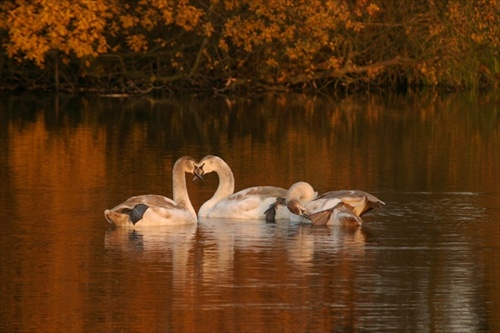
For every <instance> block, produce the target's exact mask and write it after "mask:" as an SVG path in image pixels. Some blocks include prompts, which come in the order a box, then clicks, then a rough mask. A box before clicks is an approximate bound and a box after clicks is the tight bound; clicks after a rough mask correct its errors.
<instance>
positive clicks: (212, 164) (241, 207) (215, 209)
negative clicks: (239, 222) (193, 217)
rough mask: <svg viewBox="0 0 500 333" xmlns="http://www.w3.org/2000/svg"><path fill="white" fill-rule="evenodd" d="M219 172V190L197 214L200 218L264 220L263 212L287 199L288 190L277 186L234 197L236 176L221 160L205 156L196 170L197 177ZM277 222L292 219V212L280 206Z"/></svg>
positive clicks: (249, 190) (248, 191) (248, 190)
mask: <svg viewBox="0 0 500 333" xmlns="http://www.w3.org/2000/svg"><path fill="white" fill-rule="evenodd" d="M214 171H215V172H216V173H217V175H218V176H219V186H218V187H217V190H216V191H215V193H214V195H213V196H212V198H210V199H209V200H208V201H207V202H205V203H204V204H203V205H202V206H201V207H200V210H199V211H198V217H199V218H202V217H208V218H231V219H246V220H264V219H265V217H266V215H265V214H264V211H266V209H268V208H269V205H271V204H272V203H273V202H275V201H276V199H277V198H279V197H284V196H285V195H286V193H287V190H286V189H283V188H280V187H274V186H255V187H250V188H247V189H245V190H241V191H239V192H237V193H234V176H233V172H232V171H231V168H230V167H229V165H227V163H226V162H225V161H224V160H223V159H222V158H220V157H218V156H213V155H207V156H205V157H204V158H203V159H202V160H201V161H200V162H199V163H198V165H197V167H196V168H195V171H194V174H195V175H196V176H197V177H199V178H201V179H203V175H205V174H207V173H210V172H214ZM275 218H276V219H277V220H283V219H286V220H287V219H289V218H290V211H288V209H286V207H284V206H281V207H279V208H278V209H277V210H276V212H275Z"/></svg>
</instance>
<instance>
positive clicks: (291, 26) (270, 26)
mask: <svg viewBox="0 0 500 333" xmlns="http://www.w3.org/2000/svg"><path fill="white" fill-rule="evenodd" d="M0 38H1V49H0V50H1V52H0V71H1V74H2V75H1V76H2V78H1V81H0V83H1V84H2V85H3V86H4V87H35V88H36V87H39V88H50V87H57V88H58V89H63V90H98V91H119V92H123V91H125V92H150V91H152V90H165V89H169V90H179V89H194V88H195V89H203V90H206V89H211V90H215V91H217V92H221V91H231V90H235V89H262V90H270V89H277V90H289V89H309V88H312V89H315V88H320V87H338V88H343V89H358V88H363V87H371V86H391V87H401V86H403V87H406V86H423V85H430V86H446V87H453V88H464V87H469V88H475V87H484V86H489V87H495V86H498V82H499V76H500V62H499V60H498V59H500V5H499V3H498V2H497V0H470V1H461V0H449V1H435V0H408V1H400V0H384V1H381V0H340V1H339V0H311V1H299V0H270V1H268V0H227V1H224V0H168V1H167V0H129V1H124V0H92V1H91V0H58V1H53V0H10V1H7V2H4V3H2V4H0Z"/></svg>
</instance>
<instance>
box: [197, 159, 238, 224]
mask: <svg viewBox="0 0 500 333" xmlns="http://www.w3.org/2000/svg"><path fill="white" fill-rule="evenodd" d="M213 171H215V172H216V173H217V176H218V177H219V185H218V186H217V190H216V191H215V193H214V195H213V196H212V197H211V198H210V199H209V200H208V201H206V202H205V203H204V204H203V205H202V206H201V207H200V210H199V211H198V215H201V216H203V215H205V214H206V213H207V212H208V211H209V210H210V209H212V208H213V207H214V206H215V205H217V203H219V202H220V201H222V200H224V199H225V198H227V197H228V196H230V195H231V194H233V193H234V175H233V172H232V171H231V168H230V167H229V165H227V163H226V162H224V161H223V160H220V161H219V163H217V164H216V167H215V168H214V170H213Z"/></svg>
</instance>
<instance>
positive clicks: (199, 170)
mask: <svg viewBox="0 0 500 333" xmlns="http://www.w3.org/2000/svg"><path fill="white" fill-rule="evenodd" d="M204 173H205V172H204V171H203V165H202V166H201V167H199V166H195V167H194V171H193V175H194V177H193V181H195V180H197V179H199V180H204V179H203V174H204Z"/></svg>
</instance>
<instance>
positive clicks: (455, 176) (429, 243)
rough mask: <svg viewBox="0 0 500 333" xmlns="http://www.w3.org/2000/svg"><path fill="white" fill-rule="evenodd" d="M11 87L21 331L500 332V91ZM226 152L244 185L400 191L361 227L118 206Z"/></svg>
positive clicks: (7, 153) (10, 156) (7, 273)
mask: <svg viewBox="0 0 500 333" xmlns="http://www.w3.org/2000/svg"><path fill="white" fill-rule="evenodd" d="M0 101H1V103H0V120H1V123H0V176H1V188H0V200H1V207H0V208H1V211H2V216H1V223H2V228H1V229H0V237H1V238H0V250H1V254H0V259H1V262H0V295H1V301H0V331H1V332H75V333H76V332H447V333H448V332H460V333H462V332H499V331H500V304H499V300H500V245H499V244H500V171H499V169H500V161H499V158H500V157H499V156H500V116H499V110H500V101H499V97H498V95H496V96H494V95H474V94H453V95H433V94H422V95H405V96H401V95H388V96H375V95H357V96H352V97H347V98H336V97H334V96H306V95H295V94H289V95H278V96H273V95H269V96H261V97H248V98H238V97H228V98H224V97H217V98H215V97H214V98H195V97H186V98H179V99H153V98H147V97H143V98H139V97H130V98H123V99H119V98H106V97H97V96H93V97H65V96H59V98H56V97H55V96H51V95H34V94H23V95H6V94H4V95H0ZM208 154H214V155H219V156H221V157H222V158H223V159H225V160H226V162H227V163H228V164H229V165H230V166H231V168H232V170H233V172H234V175H235V180H236V189H237V190H239V189H243V188H246V187H249V186H254V185H275V186H281V187H284V188H288V187H289V186H290V185H291V184H292V183H294V182H296V181H299V180H303V181H308V182H309V183H311V184H312V185H313V186H314V187H315V189H316V190H317V191H318V192H320V193H322V192H325V191H329V190H338V189H353V188H357V189H363V190H365V191H368V192H370V193H372V194H374V195H376V196H377V197H379V198H380V199H382V200H383V201H385V202H386V204H387V205H386V206H385V207H384V208H383V209H381V210H378V211H375V212H370V213H369V214H367V215H366V216H365V218H364V221H365V223H364V225H363V226H362V227H360V228H343V227H312V226H311V225H307V224H297V223H290V222H279V223H276V224H266V223H265V222H258V221H248V222H241V221H232V220H200V221H199V224H198V225H192V226H177V227H165V228H164V227H161V228H150V229H146V230H144V229H140V230H133V229H120V228H117V229H112V228H111V227H110V226H109V224H108V223H107V222H106V221H105V219H104V216H103V211H104V209H106V208H111V207H113V206H115V205H116V204H118V203H120V202H122V201H124V200H125V199H126V198H128V197H130V196H132V195H138V194H147V193H154V194H163V195H167V196H169V197H170V196H171V195H172V182H171V170H172V165H173V163H174V162H175V160H176V159H177V158H179V157H181V156H183V155H190V156H192V157H194V158H195V159H201V158H202V157H203V156H205V155H208ZM205 178H206V180H205V181H204V182H191V180H190V179H189V182H188V189H189V192H190V196H191V199H192V201H193V204H194V206H195V209H198V208H199V207H200V206H201V204H202V203H203V202H204V201H205V200H207V199H208V198H209V197H210V196H211V195H212V193H213V191H214V190H215V188H216V186H217V177H216V175H215V174H210V175H207V176H206V177H205Z"/></svg>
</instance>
